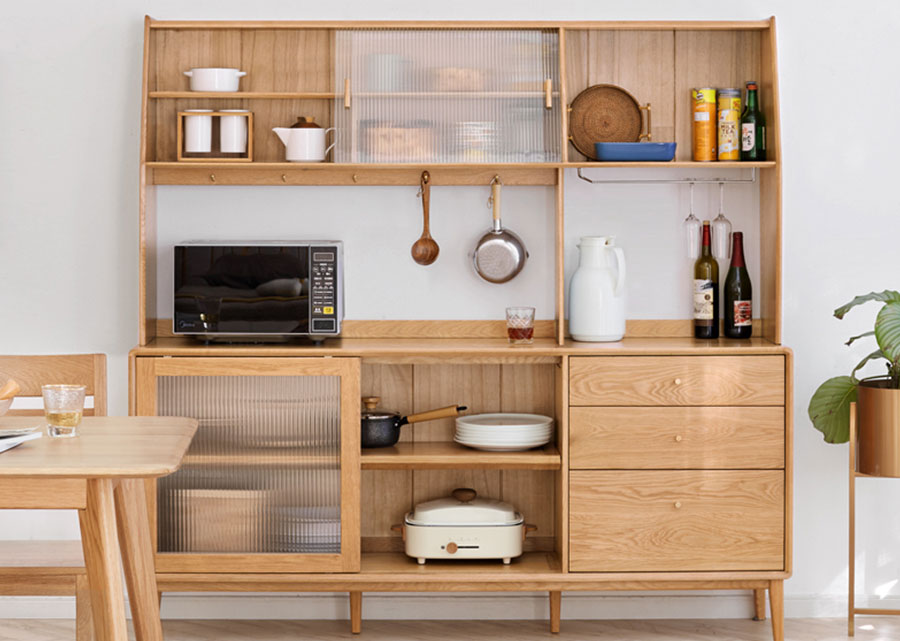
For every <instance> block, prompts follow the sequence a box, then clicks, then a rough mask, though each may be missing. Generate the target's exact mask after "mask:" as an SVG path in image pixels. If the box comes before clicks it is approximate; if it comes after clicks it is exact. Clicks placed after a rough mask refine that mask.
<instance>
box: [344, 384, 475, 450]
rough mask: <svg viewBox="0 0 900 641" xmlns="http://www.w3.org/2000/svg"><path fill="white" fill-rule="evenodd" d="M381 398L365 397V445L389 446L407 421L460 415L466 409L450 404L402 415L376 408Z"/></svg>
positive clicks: (363, 442) (363, 419)
mask: <svg viewBox="0 0 900 641" xmlns="http://www.w3.org/2000/svg"><path fill="white" fill-rule="evenodd" d="M380 400H381V399H380V398H379V397H377V396H367V397H366V398H364V399H363V404H364V405H365V406H366V409H364V410H363V411H362V414H361V417H362V446H363V447H389V446H391V445H393V444H394V443H396V442H397V441H398V440H399V439H400V428H401V427H403V426H404V425H406V424H407V423H421V422H422V421H433V420H434V419H436V418H449V417H452V416H458V415H459V413H460V412H462V411H465V410H466V407H465V406H463V405H450V406H449V407H442V408H440V409H437V410H431V411H429V412H421V413H419V414H410V415H409V416H400V414H398V413H397V412H390V411H388V410H379V409H376V407H378V402H379V401H380Z"/></svg>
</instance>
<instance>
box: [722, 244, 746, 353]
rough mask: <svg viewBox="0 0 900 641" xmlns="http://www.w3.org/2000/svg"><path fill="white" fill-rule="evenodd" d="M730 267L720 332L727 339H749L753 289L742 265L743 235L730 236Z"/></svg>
mask: <svg viewBox="0 0 900 641" xmlns="http://www.w3.org/2000/svg"><path fill="white" fill-rule="evenodd" d="M731 237H732V243H733V244H732V247H731V267H729V268H728V275H727V276H726V277H725V291H724V294H725V296H724V298H725V305H724V307H723V308H722V315H723V316H724V318H723V320H722V332H723V333H724V334H725V336H726V337H727V338H750V336H751V334H753V288H752V287H751V285H750V274H749V273H748V272H747V265H746V264H745V263H744V234H742V233H741V232H739V231H736V232H734V233H733V234H731Z"/></svg>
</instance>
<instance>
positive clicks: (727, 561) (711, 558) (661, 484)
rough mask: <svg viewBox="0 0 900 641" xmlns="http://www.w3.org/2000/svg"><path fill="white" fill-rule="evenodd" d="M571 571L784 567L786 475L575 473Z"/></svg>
mask: <svg viewBox="0 0 900 641" xmlns="http://www.w3.org/2000/svg"><path fill="white" fill-rule="evenodd" d="M569 493H570V494H569V496H570V502H569V569H570V570H571V571H573V572H695V571H719V570H721V571H731V570H782V569H784V472H782V471H775V470H745V471H733V470H709V471H696V470H694V471H656V472H645V471H634V472H572V473H571V474H570V478H569Z"/></svg>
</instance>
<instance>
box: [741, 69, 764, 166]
mask: <svg viewBox="0 0 900 641" xmlns="http://www.w3.org/2000/svg"><path fill="white" fill-rule="evenodd" d="M765 159H766V120H765V117H764V116H763V113H762V111H760V108H759V97H758V96H757V84H756V81H752V80H751V81H750V82H748V83H747V102H746V104H745V106H744V113H742V114H741V160H765Z"/></svg>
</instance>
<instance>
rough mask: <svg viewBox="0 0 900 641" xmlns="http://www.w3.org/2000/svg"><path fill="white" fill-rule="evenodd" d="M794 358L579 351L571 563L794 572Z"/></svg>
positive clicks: (574, 382)
mask: <svg viewBox="0 0 900 641" xmlns="http://www.w3.org/2000/svg"><path fill="white" fill-rule="evenodd" d="M789 358H790V356H789V354H787V353H785V354H773V355H770V354H765V355H762V354H752V355H723V356H719V355H710V356H706V355H703V356H669V355H660V356H652V355H650V356H585V357H572V358H570V365H569V466H568V470H569V479H568V481H569V483H568V495H569V519H568V522H569V558H568V567H569V571H570V572H573V573H574V572H654V573H673V576H674V573H690V572H706V573H716V572H721V573H722V575H721V576H722V577H723V578H734V579H737V578H743V579H751V578H753V577H754V576H759V575H754V573H760V572H766V573H770V574H767V576H772V575H771V573H772V572H781V573H784V575H785V576H787V575H788V574H789V571H790V567H789V549H788V546H789V541H790V518H789V506H790V504H791V503H790V461H789V452H790V448H789V444H790V440H789V439H790V434H789V428H788V425H789V424H788V419H787V417H786V407H787V406H788V404H789V401H788V400H786V399H787V398H788V396H786V380H789V379H788V377H789V372H790V369H789V362H788V359H789ZM788 385H789V383H788ZM788 394H789V390H788Z"/></svg>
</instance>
